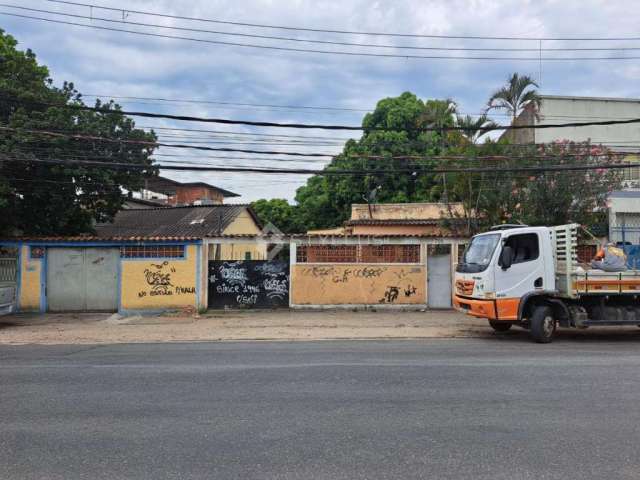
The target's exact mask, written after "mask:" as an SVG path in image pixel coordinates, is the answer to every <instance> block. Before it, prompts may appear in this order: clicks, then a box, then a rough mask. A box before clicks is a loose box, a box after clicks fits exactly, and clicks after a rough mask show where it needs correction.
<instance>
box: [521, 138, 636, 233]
mask: <svg viewBox="0 0 640 480" xmlns="http://www.w3.org/2000/svg"><path fill="white" fill-rule="evenodd" d="M534 148H535V154H536V155H537V156H538V157H542V158H544V159H545V160H544V161H545V162H547V163H548V164H552V165H559V166H568V167H576V166H582V165H592V166H595V165H600V164H605V165H611V164H619V163H621V162H622V158H621V157H620V156H619V155H616V154H615V153H613V152H612V151H610V150H609V149H607V148H605V147H603V146H601V145H592V144H591V143H590V142H570V141H568V140H563V141H558V142H553V143H548V144H544V145H539V146H538V147H534ZM623 179H624V174H623V170H621V169H602V168H600V169H598V168H594V169H590V170H575V171H564V172H544V173H536V174H532V175H529V176H527V178H526V184H525V185H524V186H523V188H522V190H521V192H520V195H519V196H520V198H521V199H522V200H521V201H522V205H521V212H522V213H521V218H522V220H523V222H524V223H527V224H531V225H561V224H565V223H574V222H575V223H579V224H581V225H591V224H592V223H594V222H597V221H598V220H599V219H600V218H601V216H602V213H603V212H606V210H607V197H608V196H609V194H610V193H611V192H612V191H613V190H618V189H620V188H621V187H622V181H623Z"/></svg>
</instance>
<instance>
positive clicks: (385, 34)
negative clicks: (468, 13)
mask: <svg viewBox="0 0 640 480" xmlns="http://www.w3.org/2000/svg"><path fill="white" fill-rule="evenodd" d="M47 1H48V2H51V3H59V4H66V5H74V6H80V7H89V8H97V9H100V10H110V11H114V12H127V13H136V14H140V15H149V16H154V17H163V18H173V19H177V20H192V21H198V22H207V23H218V24H225V25H236V26H243V27H256V28H271V29H278V30H294V31H305V32H320V33H340V34H347V35H370V36H381V37H412V38H449V39H459V40H464V39H469V40H536V41H538V40H558V41H624V40H640V37H509V36H500V37H496V36H482V35H432V34H415V33H388V32H367V31H353V30H335V29H334V30H330V29H321V28H308V27H290V26H282V25H267V24H260V23H248V22H234V21H228V20H215V19H209V18H198V17H188V16H181V15H170V14H162V13H155V12H149V11H142V10H132V9H129V8H114V7H105V6H102V5H96V4H90V3H79V2H71V1H65V0H47Z"/></svg>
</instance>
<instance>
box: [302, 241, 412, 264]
mask: <svg viewBox="0 0 640 480" xmlns="http://www.w3.org/2000/svg"><path fill="white" fill-rule="evenodd" d="M296 261H297V262H298V263H420V245H396V244H386V245H298V247H297V249H296Z"/></svg>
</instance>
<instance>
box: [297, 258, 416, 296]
mask: <svg viewBox="0 0 640 480" xmlns="http://www.w3.org/2000/svg"><path fill="white" fill-rule="evenodd" d="M425 285H426V268H425V267H423V266H419V265H381V264H374V263H370V264H364V263H358V264H297V265H294V266H293V267H292V272H291V301H292V304H294V305H378V304H392V305H409V304H424V303H426V301H427V295H426V287H425Z"/></svg>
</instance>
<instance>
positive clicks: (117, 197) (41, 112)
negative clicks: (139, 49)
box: [0, 30, 156, 235]
mask: <svg viewBox="0 0 640 480" xmlns="http://www.w3.org/2000/svg"><path fill="white" fill-rule="evenodd" d="M16 47H17V42H16V41H15V40H14V39H13V38H12V37H11V36H9V35H6V34H5V33H4V32H2V31H1V30H0V58H1V59H2V60H1V61H0V124H1V125H3V126H8V127H9V128H12V129H18V131H8V130H5V131H2V133H0V215H1V216H2V218H3V222H2V223H0V233H2V234H11V233H23V234H34V235H65V234H76V233H81V232H88V231H91V229H92V225H93V222H94V221H105V220H108V219H110V218H112V217H113V215H115V213H116V212H117V211H118V210H119V208H120V207H121V205H122V202H123V201H124V195H123V189H126V190H136V189H139V188H140V187H141V186H142V183H143V178H144V177H143V176H144V175H149V174H154V173H155V169H154V168H153V167H151V160H150V158H149V157H150V155H151V153H152V151H153V146H152V145H140V144H123V143H118V142H117V141H116V142H114V141H111V142H106V141H100V140H95V139H81V138H75V139H74V138H69V137H65V136H54V135H42V134H36V133H30V132H28V130H46V131H50V132H62V133H72V134H74V135H81V136H94V137H109V138H110V139H114V140H141V141H146V142H155V140H156V137H155V134H153V133H146V132H144V131H143V130H140V129H136V128H135V124H134V122H133V121H132V120H131V119H129V118H126V117H125V116H123V115H122V114H121V113H118V110H119V107H118V106H117V105H115V104H114V103H112V102H111V103H108V104H100V103H99V102H98V103H96V106H98V107H102V108H104V109H106V110H109V112H108V113H96V112H89V111H79V110H73V109H69V108H63V107H58V106H50V104H55V105H84V104H83V102H82V99H81V95H80V94H79V93H78V92H77V91H76V90H75V88H74V86H73V84H72V83H64V84H63V86H62V87H61V88H57V87H55V86H54V85H53V82H52V80H51V79H50V78H49V72H48V70H47V68H46V67H45V66H42V65H39V64H38V62H37V60H36V57H35V55H34V54H33V52H31V51H30V50H27V51H20V50H18V49H17V48H16ZM46 104H49V105H46ZM43 160H45V161H46V160H49V161H52V160H56V161H59V160H67V161H69V160H91V161H101V162H117V163H125V164H130V165H132V168H128V167H127V166H125V167H122V168H113V167H108V168H106V167H102V166H93V165H87V164H77V163H75V164H73V163H66V164H62V165H53V164H50V163H49V164H47V163H44V162H42V161H43ZM139 165H144V166H146V167H148V168H146V169H144V170H143V169H140V168H134V166H139Z"/></svg>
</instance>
